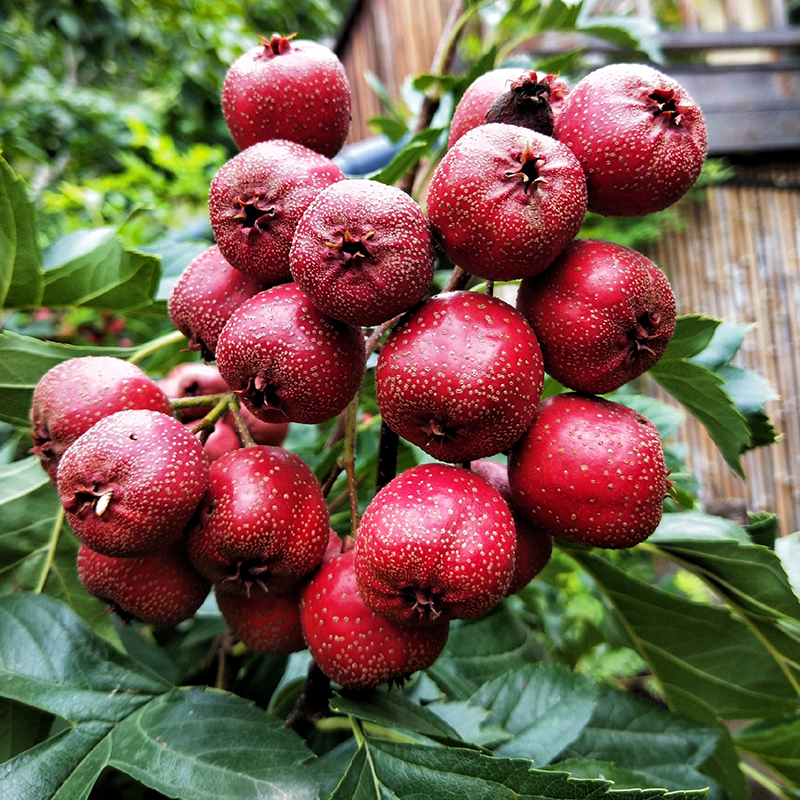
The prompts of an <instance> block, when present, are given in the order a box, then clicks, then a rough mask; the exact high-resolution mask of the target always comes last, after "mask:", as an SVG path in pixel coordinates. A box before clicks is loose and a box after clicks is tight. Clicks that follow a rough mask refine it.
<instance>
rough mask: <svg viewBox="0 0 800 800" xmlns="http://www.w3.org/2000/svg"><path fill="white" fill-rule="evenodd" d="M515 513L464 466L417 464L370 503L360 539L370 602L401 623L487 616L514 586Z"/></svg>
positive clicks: (363, 585) (360, 577)
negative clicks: (513, 517)
mask: <svg viewBox="0 0 800 800" xmlns="http://www.w3.org/2000/svg"><path fill="white" fill-rule="evenodd" d="M515 539H516V534H515V531H514V520H513V519H512V517H511V512H510V511H509V509H508V506H507V505H506V502H505V501H504V500H503V498H502V497H501V496H500V493H499V492H498V491H497V489H495V488H494V487H493V486H491V485H490V484H489V483H487V482H486V481H485V480H484V479H483V478H481V477H480V476H478V475H476V474H475V473H473V472H470V471H469V470H465V469H462V468H461V467H454V466H448V465H446V464H426V465H421V466H417V467H412V468H411V469H408V470H406V471H405V472H403V473H401V474H400V475H398V476H397V477H396V478H394V480H392V481H390V482H389V483H388V484H387V485H386V486H384V487H383V489H381V490H380V491H379V492H378V494H377V495H376V496H375V498H374V499H373V500H372V502H370V504H369V505H368V506H367V509H366V511H365V512H364V516H363V517H362V518H361V523H360V525H359V528H358V534H357V536H356V546H355V554H356V556H355V559H356V579H357V581H358V591H359V593H360V595H361V597H362V598H363V599H364V602H365V603H366V604H367V605H368V606H369V607H370V608H371V609H372V610H373V611H375V612H376V613H378V614H380V615H382V616H384V617H388V618H389V619H392V620H394V621H395V622H398V623H400V624H421V625H430V624H434V623H437V622H442V621H444V620H450V619H455V618H459V619H469V618H473V617H480V616H482V615H483V614H485V613H486V612H487V611H489V609H491V608H492V607H493V606H494V605H495V604H496V603H497V602H499V601H500V600H501V599H502V598H503V597H504V596H505V594H506V592H507V591H508V587H509V584H510V581H511V576H512V575H513V573H514V547H515Z"/></svg>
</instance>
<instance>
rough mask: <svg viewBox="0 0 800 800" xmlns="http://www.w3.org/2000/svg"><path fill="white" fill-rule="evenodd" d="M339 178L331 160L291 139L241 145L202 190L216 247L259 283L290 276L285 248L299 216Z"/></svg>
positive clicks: (288, 279)
mask: <svg viewBox="0 0 800 800" xmlns="http://www.w3.org/2000/svg"><path fill="white" fill-rule="evenodd" d="M341 180H344V173H343V172H342V171H341V170H340V169H339V167H337V166H336V164H334V163H333V161H331V160H330V159H329V158H326V157H325V156H323V155H320V154H319V153H316V152H314V151H313V150H309V149H308V148H307V147H303V145H300V144H296V143H294V142H286V141H283V140H281V139H275V140H272V141H269V142H260V143H258V144H254V145H252V146H251V147H248V148H247V149H246V150H242V152H241V153H239V154H238V155H235V156H234V157H233V158H232V159H230V161H227V162H226V163H225V164H223V165H222V167H221V168H220V170H219V172H217V174H216V175H215V176H214V179H213V180H212V181H211V187H210V189H209V192H208V213H209V217H210V219H211V228H212V229H213V231H214V236H215V238H216V240H217V244H218V245H219V249H220V252H221V253H222V254H223V256H225V258H226V259H227V260H228V261H229V262H230V263H231V264H232V265H233V266H234V267H236V269H238V270H240V271H241V272H243V273H244V274H245V275H249V276H250V277H251V278H253V279H254V280H256V281H259V282H260V283H262V284H266V285H274V284H277V283H282V282H285V281H290V280H291V279H292V276H291V273H290V272H289V250H290V248H291V245H292V237H293V236H294V231H295V228H296V227H297V223H298V222H299V221H300V217H301V216H302V215H303V212H304V211H305V210H306V208H307V207H308V205H309V204H310V203H311V201H312V200H313V199H314V198H315V197H316V196H317V195H318V194H319V193H320V192H321V191H322V190H323V189H324V188H325V187H326V186H329V185H330V184H332V183H336V182H337V181H341Z"/></svg>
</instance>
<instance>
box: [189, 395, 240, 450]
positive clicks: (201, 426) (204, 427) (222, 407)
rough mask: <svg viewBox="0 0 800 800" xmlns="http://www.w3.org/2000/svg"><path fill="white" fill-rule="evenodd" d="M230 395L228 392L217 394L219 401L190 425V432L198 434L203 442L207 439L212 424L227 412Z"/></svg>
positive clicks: (211, 430) (212, 427)
mask: <svg viewBox="0 0 800 800" xmlns="http://www.w3.org/2000/svg"><path fill="white" fill-rule="evenodd" d="M232 397H233V395H232V394H230V393H226V394H222V395H219V401H218V402H217V404H216V405H215V406H214V408H212V409H211V411H209V412H208V414H206V415H205V416H204V417H203V419H201V420H198V421H197V422H196V423H195V424H194V425H192V428H191V431H192V433H195V434H199V436H200V441H201V442H203V443H204V444H205V441H206V439H208V437H209V436H210V435H211V433H212V432H213V430H214V426H215V425H216V424H217V420H218V419H220V418H221V417H223V416H224V415H225V414H227V413H228V411H229V410H230V404H231V398H232Z"/></svg>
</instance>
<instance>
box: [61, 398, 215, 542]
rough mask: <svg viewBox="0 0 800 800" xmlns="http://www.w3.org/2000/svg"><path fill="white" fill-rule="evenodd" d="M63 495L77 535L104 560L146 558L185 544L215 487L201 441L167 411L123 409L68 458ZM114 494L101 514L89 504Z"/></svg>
mask: <svg viewBox="0 0 800 800" xmlns="http://www.w3.org/2000/svg"><path fill="white" fill-rule="evenodd" d="M57 480H58V494H59V497H60V499H61V504H62V505H63V506H64V508H65V510H66V516H67V522H68V523H69V525H70V527H71V528H72V530H73V531H74V533H75V535H76V536H77V537H78V538H79V539H80V540H81V541H82V542H83V543H84V544H85V545H87V546H88V547H90V548H91V549H92V550H94V551H96V552H98V553H102V554H103V555H108V556H116V557H135V556H142V555H146V554H147V553H151V552H153V551H154V550H157V549H159V548H160V547H164V546H166V545H167V544H170V543H171V542H173V541H175V540H177V539H178V538H180V536H181V535H182V533H183V529H184V527H185V526H186V523H187V522H188V521H189V518H190V517H191V516H192V514H193V513H194V510H195V509H196V508H197V506H198V504H199V503H200V500H201V499H202V497H203V494H204V493H205V490H206V487H207V485H208V463H207V460H206V457H205V454H204V452H203V447H202V445H201V444H200V441H199V440H198V439H197V438H196V437H195V436H193V435H192V434H191V433H190V432H189V431H188V430H187V429H186V427H185V426H184V425H183V424H182V423H180V422H178V420H176V419H175V418H174V417H171V416H167V415H166V414H162V413H161V412H159V411H146V410H139V409H136V410H129V411H119V412H117V413H116V414H112V415H111V416H110V417H105V418H104V419H101V420H100V421H99V422H98V423H97V424H96V425H94V426H93V427H92V428H90V429H89V430H88V431H86V433H84V434H83V435H82V436H80V437H79V438H78V439H77V440H76V441H75V442H74V443H73V444H72V446H71V447H69V449H68V450H67V451H66V452H65V453H64V455H63V457H62V459H61V463H60V464H59V467H58V476H57ZM107 490H109V491H112V497H111V501H110V503H109V504H108V508H107V509H106V510H105V511H104V512H103V513H102V514H97V513H96V512H95V511H94V510H93V509H92V508H91V507H90V506H89V504H88V502H85V500H84V498H85V496H87V495H91V496H94V497H97V496H98V495H99V494H101V493H103V492H105V491H107Z"/></svg>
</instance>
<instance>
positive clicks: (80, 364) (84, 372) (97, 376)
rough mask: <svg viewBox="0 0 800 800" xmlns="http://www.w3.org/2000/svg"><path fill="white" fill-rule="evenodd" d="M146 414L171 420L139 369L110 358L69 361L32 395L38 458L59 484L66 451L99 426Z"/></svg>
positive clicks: (51, 371)
mask: <svg viewBox="0 0 800 800" xmlns="http://www.w3.org/2000/svg"><path fill="white" fill-rule="evenodd" d="M130 408H146V409H150V410H152V411H160V412H162V413H164V414H171V413H172V407H171V406H170V402H169V398H168V397H167V395H166V394H165V393H164V392H163V391H162V390H161V389H160V388H159V387H158V386H157V385H156V384H155V382H154V381H153V380H152V378H150V377H149V376H148V375H146V374H145V373H144V372H143V371H142V370H141V369H140V368H139V367H137V366H136V365H135V364H131V363H129V362H128V361H123V360H122V359H121V358H112V357H110V356H82V357H78V358H70V359H68V360H67V361H62V362H61V363H60V364H56V366H55V367H52V368H51V369H49V370H48V371H47V372H46V373H45V374H44V375H43V376H42V377H41V379H40V380H39V382H38V383H37V384H36V387H35V388H34V390H33V405H32V407H31V436H32V438H33V451H32V452H33V453H34V454H35V455H37V456H39V458H40V459H41V462H42V467H44V469H45V470H46V472H47V474H48V475H49V476H50V480H51V481H53V483H55V481H56V470H57V469H58V462H59V461H60V460H61V456H62V454H63V453H64V451H65V450H66V449H67V448H68V447H69V446H70V445H71V444H72V443H73V442H74V441H75V440H76V439H77V438H78V437H79V436H80V435H81V434H82V433H85V432H86V431H88V430H89V428H91V427H92V425H94V424H95V423H96V422H97V421H98V420H100V419H102V418H103V417H108V416H110V415H111V414H114V413H116V412H117V411H125V410H126V409H130Z"/></svg>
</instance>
